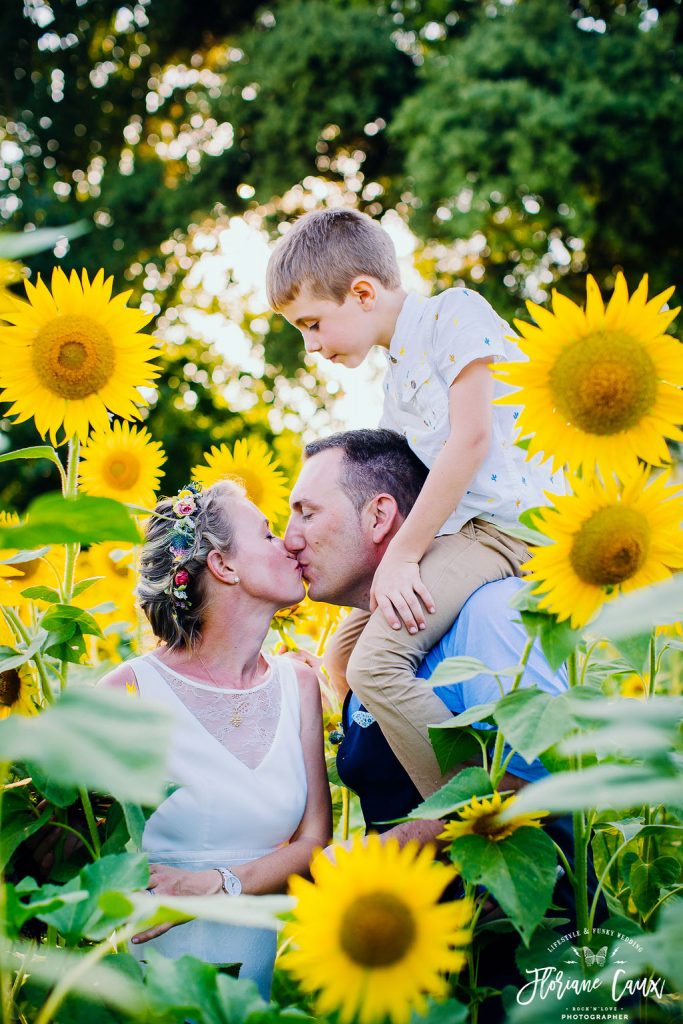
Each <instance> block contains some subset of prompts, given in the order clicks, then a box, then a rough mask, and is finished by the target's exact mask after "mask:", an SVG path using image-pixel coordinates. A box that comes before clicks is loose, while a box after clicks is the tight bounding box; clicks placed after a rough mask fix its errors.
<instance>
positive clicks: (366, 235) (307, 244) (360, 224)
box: [266, 209, 401, 310]
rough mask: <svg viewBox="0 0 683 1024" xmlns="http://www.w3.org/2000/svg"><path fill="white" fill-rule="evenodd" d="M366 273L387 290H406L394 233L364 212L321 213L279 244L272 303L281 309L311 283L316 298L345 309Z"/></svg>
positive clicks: (270, 275) (270, 286)
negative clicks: (352, 290)
mask: <svg viewBox="0 0 683 1024" xmlns="http://www.w3.org/2000/svg"><path fill="white" fill-rule="evenodd" d="M361 274H367V275H368V276H369V277H374V278H376V279H377V280H378V281H379V282H380V284H381V285H383V286H384V287H385V288H392V289H393V288H398V287H400V284H401V278H400V273H399V269H398V262H397V260H396V250H395V249H394V244H393V242H392V241H391V238H390V237H389V235H388V234H387V233H386V231H384V230H383V228H381V227H380V226H379V224H378V223H377V222H376V221H374V220H372V218H371V217H368V216H367V214H365V213H359V212H358V210H347V209H336V210H316V211H315V212H314V213H306V214H304V215H303V217H299V219H298V220H297V221H296V222H295V223H294V224H293V226H292V227H291V228H290V229H289V231H288V232H287V234H286V235H285V236H284V237H283V238H282V239H281V240H280V241H279V242H278V243H277V245H276V246H275V249H274V250H273V254H272V256H271V257H270V261H269V263H268V270H267V272H266V289H267V292H268V301H269V302H270V305H271V306H272V308H273V309H275V310H281V309H282V308H283V307H284V306H287V305H288V304H289V303H290V302H293V301H294V299H296V297H297V296H298V294H299V292H300V291H301V289H302V287H303V286H304V285H305V286H306V287H307V288H309V289H310V290H311V292H312V293H313V295H314V296H315V297H316V298H319V299H331V300H332V301H334V302H336V303H338V304H339V305H341V304H342V302H344V300H345V299H346V297H347V295H348V294H349V290H350V288H351V282H352V281H353V279H354V278H355V277H358V276H359V275H361Z"/></svg>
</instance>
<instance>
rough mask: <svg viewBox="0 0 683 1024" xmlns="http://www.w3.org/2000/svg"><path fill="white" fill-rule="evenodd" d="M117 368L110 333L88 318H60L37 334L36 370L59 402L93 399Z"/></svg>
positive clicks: (35, 345) (34, 365) (35, 347)
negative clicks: (61, 400) (62, 399)
mask: <svg viewBox="0 0 683 1024" xmlns="http://www.w3.org/2000/svg"><path fill="white" fill-rule="evenodd" d="M115 364H116V358H115V350H114V343H113V341H112V338H111V336H110V334H109V333H108V331H107V330H106V329H105V328H104V327H103V326H102V324H100V323H98V322H97V320H93V319H92V318H91V317H89V316H57V317H55V318H54V319H53V320H50V321H49V322H48V323H46V324H45V325H44V327H42V328H41V329H40V331H38V334H37V335H36V339H35V342H34V345H33V368H34V370H35V371H36V374H37V375H38V377H39V379H40V380H41V381H42V382H43V383H44V384H45V386H46V387H47V388H49V390H50V391H53V392H54V393H55V394H56V395H59V397H60V398H68V399H82V398H87V397H88V396H89V395H94V394H95V393H96V392H97V391H99V390H100V388H102V387H103V386H104V385H105V384H106V383H107V381H108V380H109V379H110V378H111V376H112V374H113V372H114V368H115Z"/></svg>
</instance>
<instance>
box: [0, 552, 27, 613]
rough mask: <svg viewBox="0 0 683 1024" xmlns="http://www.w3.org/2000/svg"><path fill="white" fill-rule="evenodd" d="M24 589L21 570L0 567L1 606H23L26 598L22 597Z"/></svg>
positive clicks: (11, 566)
mask: <svg viewBox="0 0 683 1024" xmlns="http://www.w3.org/2000/svg"><path fill="white" fill-rule="evenodd" d="M3 554H5V552H3ZM22 589H23V584H22V583H21V572H20V571H19V569H17V567H16V566H15V565H0V606H1V605H6V606H11V607H16V605H19V604H23V603H24V602H25V601H26V598H25V597H22V596H21V591H22Z"/></svg>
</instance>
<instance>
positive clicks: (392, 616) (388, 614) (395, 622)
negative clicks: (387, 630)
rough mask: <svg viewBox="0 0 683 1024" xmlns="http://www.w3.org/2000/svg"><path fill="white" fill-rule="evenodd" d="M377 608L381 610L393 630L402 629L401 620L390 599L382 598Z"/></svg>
mask: <svg viewBox="0 0 683 1024" xmlns="http://www.w3.org/2000/svg"><path fill="white" fill-rule="evenodd" d="M377 607H378V608H380V609H381V612H382V615H383V616H384V618H385V619H386V620H387V622H388V623H389V625H390V626H391V628H392V629H400V628H401V622H400V619H399V618H398V616H397V615H396V612H395V611H394V606H393V604H392V603H391V601H390V600H389V598H388V597H381V598H380V599H379V601H377Z"/></svg>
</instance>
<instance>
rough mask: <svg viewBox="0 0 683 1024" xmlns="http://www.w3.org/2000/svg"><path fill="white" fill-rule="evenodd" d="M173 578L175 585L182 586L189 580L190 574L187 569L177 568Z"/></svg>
mask: <svg viewBox="0 0 683 1024" xmlns="http://www.w3.org/2000/svg"><path fill="white" fill-rule="evenodd" d="M174 579H175V585H176V586H177V587H184V586H185V585H186V584H187V583H189V582H190V574H189V572H188V571H187V569H178V572H177V573H176V574H175V577H174Z"/></svg>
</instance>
